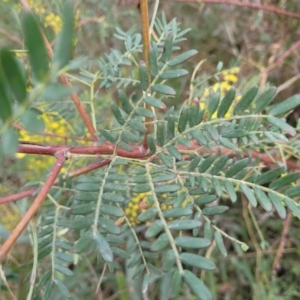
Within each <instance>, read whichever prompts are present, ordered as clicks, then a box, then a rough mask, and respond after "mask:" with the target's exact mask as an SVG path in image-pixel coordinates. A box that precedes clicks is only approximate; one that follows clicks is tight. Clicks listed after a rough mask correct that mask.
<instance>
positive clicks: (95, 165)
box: [0, 159, 110, 205]
mask: <svg viewBox="0 0 300 300" xmlns="http://www.w3.org/2000/svg"><path fill="white" fill-rule="evenodd" d="M109 163H110V160H109V159H104V160H101V161H98V162H95V163H93V164H90V165H87V166H85V167H82V168H79V169H77V170H75V171H73V172H70V173H69V174H68V176H69V177H70V178H74V177H77V176H79V175H82V174H86V173H88V172H90V171H93V170H96V169H99V168H101V167H103V166H105V165H108V164H109ZM57 183H58V179H56V180H55V182H54V184H57ZM37 189H38V188H37V187H33V188H31V189H28V190H26V191H23V192H20V193H17V194H13V195H9V196H6V197H0V205H1V204H4V203H7V202H12V201H16V200H19V199H22V198H24V197H29V196H31V195H33V193H34V192H35V191H36V190H37Z"/></svg>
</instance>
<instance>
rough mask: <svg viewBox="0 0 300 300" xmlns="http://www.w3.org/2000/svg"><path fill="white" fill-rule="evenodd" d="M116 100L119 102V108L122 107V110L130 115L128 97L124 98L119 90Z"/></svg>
mask: <svg viewBox="0 0 300 300" xmlns="http://www.w3.org/2000/svg"><path fill="white" fill-rule="evenodd" d="M118 98H119V100H120V103H121V106H122V108H123V110H124V111H125V112H126V113H127V114H130V113H131V112H132V106H131V104H130V101H129V99H128V97H127V96H126V94H125V93H124V92H123V91H122V90H121V89H119V90H118Z"/></svg>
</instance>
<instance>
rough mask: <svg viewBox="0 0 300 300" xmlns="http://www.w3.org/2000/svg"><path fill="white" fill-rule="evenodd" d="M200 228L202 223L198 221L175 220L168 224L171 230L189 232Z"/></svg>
mask: <svg viewBox="0 0 300 300" xmlns="http://www.w3.org/2000/svg"><path fill="white" fill-rule="evenodd" d="M200 226H201V222H200V221H197V220H175V221H172V222H171V223H169V224H168V227H169V229H171V230H189V229H194V228H196V227H200Z"/></svg>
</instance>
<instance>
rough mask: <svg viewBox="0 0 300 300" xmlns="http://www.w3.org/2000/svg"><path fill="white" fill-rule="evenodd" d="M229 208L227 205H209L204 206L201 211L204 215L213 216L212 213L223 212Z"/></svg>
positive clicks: (218, 213)
mask: <svg viewBox="0 0 300 300" xmlns="http://www.w3.org/2000/svg"><path fill="white" fill-rule="evenodd" d="M228 209H229V207H228V206H222V205H220V206H209V207H205V208H204V209H203V210H202V212H203V214H204V215H205V216H214V215H220V214H223V213H224V212H225V211H227V210H228Z"/></svg>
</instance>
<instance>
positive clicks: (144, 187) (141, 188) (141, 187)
mask: <svg viewBox="0 0 300 300" xmlns="http://www.w3.org/2000/svg"><path fill="white" fill-rule="evenodd" d="M150 190H151V188H150V185H149V184H138V185H136V186H135V187H134V188H133V189H132V191H133V192H135V193H147V192H149V191H150Z"/></svg>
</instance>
